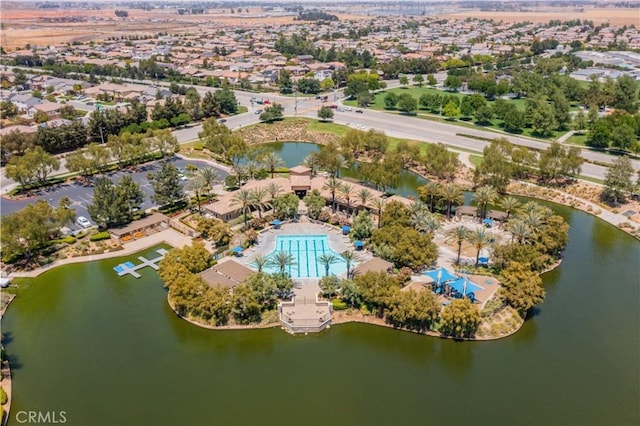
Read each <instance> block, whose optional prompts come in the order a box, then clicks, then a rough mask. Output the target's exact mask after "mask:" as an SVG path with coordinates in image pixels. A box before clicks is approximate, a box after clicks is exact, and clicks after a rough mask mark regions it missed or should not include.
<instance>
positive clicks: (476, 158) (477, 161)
mask: <svg viewBox="0 0 640 426" xmlns="http://www.w3.org/2000/svg"><path fill="white" fill-rule="evenodd" d="M469 161H471V162H472V163H473V165H474V166H476V167H478V166H479V165H480V164H482V162H483V161H484V157H482V156H481V155H475V154H471V155H470V156H469Z"/></svg>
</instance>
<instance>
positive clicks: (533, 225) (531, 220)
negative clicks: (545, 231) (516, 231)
mask: <svg viewBox="0 0 640 426" xmlns="http://www.w3.org/2000/svg"><path fill="white" fill-rule="evenodd" d="M522 221H523V222H524V223H525V224H526V225H527V226H528V227H529V229H530V230H531V231H532V232H533V233H535V232H536V229H538V228H539V227H540V225H542V224H543V223H544V217H543V216H542V213H540V212H539V211H537V210H532V211H530V212H528V213H527V214H525V215H524V217H523V218H522Z"/></svg>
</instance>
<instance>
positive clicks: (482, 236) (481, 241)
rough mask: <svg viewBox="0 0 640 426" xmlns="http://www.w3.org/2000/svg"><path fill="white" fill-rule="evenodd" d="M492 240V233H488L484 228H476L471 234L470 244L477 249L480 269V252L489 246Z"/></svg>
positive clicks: (476, 264)
mask: <svg viewBox="0 0 640 426" xmlns="http://www.w3.org/2000/svg"><path fill="white" fill-rule="evenodd" d="M492 238H493V236H492V235H491V233H490V232H487V231H486V230H485V229H484V228H475V229H474V230H473V231H471V233H470V234H469V242H470V243H471V245H472V246H473V248H475V249H476V263H475V267H476V268H477V267H478V260H479V259H480V251H482V249H483V248H485V247H486V246H487V245H488V244H489V242H490V241H491V240H492Z"/></svg>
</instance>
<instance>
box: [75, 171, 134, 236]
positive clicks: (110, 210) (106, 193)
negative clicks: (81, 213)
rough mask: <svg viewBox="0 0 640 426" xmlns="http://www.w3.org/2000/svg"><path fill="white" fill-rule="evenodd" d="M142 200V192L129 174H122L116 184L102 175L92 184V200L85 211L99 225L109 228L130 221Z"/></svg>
mask: <svg viewBox="0 0 640 426" xmlns="http://www.w3.org/2000/svg"><path fill="white" fill-rule="evenodd" d="M143 201H144V192H142V190H141V189H140V185H138V184H137V183H136V182H135V181H134V180H133V178H132V177H131V176H129V175H125V176H123V177H122V179H121V180H120V182H118V183H117V184H115V183H114V182H113V181H112V180H111V179H109V178H107V177H102V178H99V179H98V180H97V182H96V184H95V186H94V189H93V202H92V203H91V204H89V206H88V207H87V211H88V212H89V215H90V216H91V219H93V221H94V222H96V223H97V224H98V225H99V226H101V227H105V228H110V227H114V226H120V225H124V224H127V223H129V222H131V221H132V220H133V213H134V212H135V211H137V210H138V209H139V208H140V206H141V204H142V202H143Z"/></svg>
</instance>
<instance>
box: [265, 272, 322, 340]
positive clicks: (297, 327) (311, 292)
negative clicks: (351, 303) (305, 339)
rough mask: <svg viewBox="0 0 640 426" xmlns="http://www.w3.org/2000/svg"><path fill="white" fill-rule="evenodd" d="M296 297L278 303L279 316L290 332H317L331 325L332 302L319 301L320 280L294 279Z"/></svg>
mask: <svg viewBox="0 0 640 426" xmlns="http://www.w3.org/2000/svg"><path fill="white" fill-rule="evenodd" d="M293 292H294V297H293V300H292V301H290V302H281V303H280V304H279V305H278V316H279V318H280V323H281V324H282V326H283V328H284V329H285V330H286V331H288V332H289V333H317V332H320V331H322V330H324V329H325V328H328V327H329V326H330V325H331V312H332V306H331V302H328V301H318V299H317V297H318V294H320V287H319V286H318V280H317V279H315V278H312V279H296V280H294V288H293Z"/></svg>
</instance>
